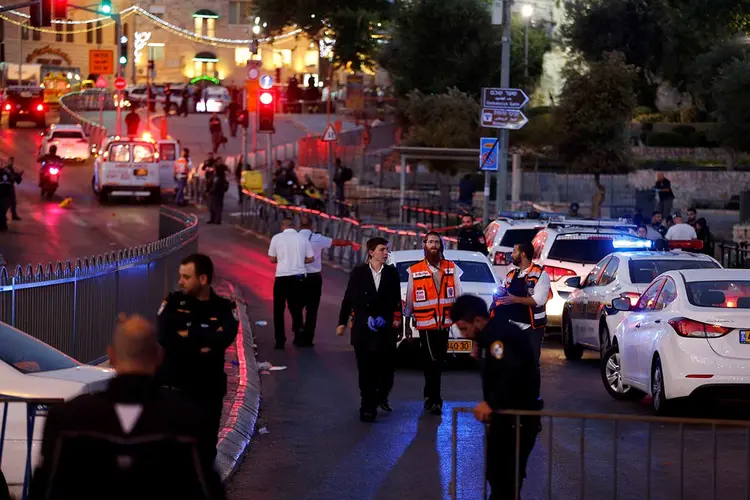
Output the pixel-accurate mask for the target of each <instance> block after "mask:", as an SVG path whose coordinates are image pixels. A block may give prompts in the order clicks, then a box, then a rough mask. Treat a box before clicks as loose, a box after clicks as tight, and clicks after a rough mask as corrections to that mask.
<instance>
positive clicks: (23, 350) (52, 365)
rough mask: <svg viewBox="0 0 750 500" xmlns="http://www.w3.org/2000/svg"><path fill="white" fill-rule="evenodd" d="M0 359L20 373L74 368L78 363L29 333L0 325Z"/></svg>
mask: <svg viewBox="0 0 750 500" xmlns="http://www.w3.org/2000/svg"><path fill="white" fill-rule="evenodd" d="M0 361H2V362H4V363H6V364H8V365H9V366H12V367H13V368H15V369H16V370H18V371H20V372H21V373H39V372H49V371H53V370H65V369H68V368H75V367H76V366H79V363H78V362H77V361H75V360H74V359H72V358H69V357H68V356H66V355H65V354H63V353H61V352H60V351H58V350H56V349H54V348H52V347H50V346H48V345H47V344H45V343H44V342H41V341H39V340H37V339H35V338H34V337H32V336H30V335H26V334H25V333H23V332H19V331H18V330H16V329H15V328H11V327H10V326H7V325H0Z"/></svg>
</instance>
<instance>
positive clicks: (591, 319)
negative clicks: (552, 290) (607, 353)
mask: <svg viewBox="0 0 750 500" xmlns="http://www.w3.org/2000/svg"><path fill="white" fill-rule="evenodd" d="M641 242H645V243H647V244H650V243H651V241H649V240H641V241H634V243H636V244H638V243H641ZM719 268H721V264H719V263H718V262H717V261H716V260H715V259H713V258H712V257H709V256H708V255H704V254H699V253H690V252H682V251H677V250H673V251H667V252H654V251H634V252H615V253H612V254H610V255H608V256H606V257H605V258H603V259H602V260H600V261H599V263H598V264H597V265H596V266H595V267H594V269H592V270H591V271H590V272H589V274H588V275H587V276H586V277H585V278H583V279H581V278H580V277H579V276H574V277H572V278H568V279H567V280H565V286H569V287H571V288H573V289H574V290H573V292H572V293H571V294H570V296H569V297H568V300H567V301H566V302H565V307H564V309H563V323H562V342H563V350H564V352H565V357H566V358H567V359H569V360H578V359H581V356H582V355H583V349H584V348H587V349H593V350H595V351H599V352H603V351H604V350H605V349H606V348H607V347H609V345H610V342H611V336H610V332H612V331H614V329H615V328H616V327H617V325H618V324H619V323H620V321H621V320H622V318H623V316H624V314H623V313H621V312H619V311H617V310H616V309H613V308H612V300H613V299H616V298H618V297H627V298H628V299H630V302H631V304H633V305H635V303H636V302H638V298H639V297H640V295H641V293H643V291H644V290H645V289H646V287H647V286H648V285H649V283H651V281H653V280H654V279H655V278H656V277H657V276H659V275H660V274H662V273H664V272H666V271H671V270H681V269H719Z"/></svg>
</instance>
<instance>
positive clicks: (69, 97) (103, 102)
mask: <svg viewBox="0 0 750 500" xmlns="http://www.w3.org/2000/svg"><path fill="white" fill-rule="evenodd" d="M114 109H115V99H114V94H113V93H112V92H110V91H107V90H100V89H89V90H84V91H81V92H71V93H70V94H65V95H64V96H62V97H60V123H65V124H71V125H72V124H79V125H81V127H83V131H84V132H86V135H87V136H88V139H89V145H90V146H91V147H97V148H98V147H99V146H101V144H102V142H103V141H104V139H106V137H107V128H106V127H104V126H102V125H100V124H98V123H96V122H93V121H91V120H89V119H88V118H86V117H84V116H82V115H81V114H79V113H78V111H99V110H103V111H111V110H114Z"/></svg>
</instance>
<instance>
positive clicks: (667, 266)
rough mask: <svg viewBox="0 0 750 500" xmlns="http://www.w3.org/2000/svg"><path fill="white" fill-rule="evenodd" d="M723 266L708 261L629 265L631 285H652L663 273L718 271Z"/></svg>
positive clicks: (670, 260)
mask: <svg viewBox="0 0 750 500" xmlns="http://www.w3.org/2000/svg"><path fill="white" fill-rule="evenodd" d="M720 267H721V266H719V264H717V263H716V262H712V261H708V260H698V261H695V260H672V259H657V260H640V259H639V260H631V261H630V262H629V263H628V268H629V269H630V281H631V283H643V284H646V283H651V282H652V281H654V279H656V277H657V276H659V275H660V274H662V273H666V272H667V271H673V270H677V271H680V270H682V269H718V268H720Z"/></svg>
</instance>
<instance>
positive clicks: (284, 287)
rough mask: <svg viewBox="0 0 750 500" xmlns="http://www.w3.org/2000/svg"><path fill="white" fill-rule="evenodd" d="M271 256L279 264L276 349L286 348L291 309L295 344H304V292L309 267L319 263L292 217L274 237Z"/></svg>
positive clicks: (275, 294)
mask: <svg viewBox="0 0 750 500" xmlns="http://www.w3.org/2000/svg"><path fill="white" fill-rule="evenodd" d="M268 257H269V259H270V260H271V263H273V264H276V278H275V279H274V281H273V328H274V339H275V341H276V345H275V346H274V348H275V349H279V350H281V349H284V346H285V344H286V333H285V331H284V311H285V309H286V308H287V307H289V314H290V315H291V316H292V332H293V333H294V343H295V344H297V345H299V344H300V343H301V342H302V337H303V333H302V293H303V290H304V288H303V287H304V280H305V273H306V272H307V271H306V269H305V264H310V263H311V262H313V261H314V260H315V253H314V252H313V248H312V244H311V243H310V241H309V240H308V241H305V240H303V239H302V238H300V236H299V234H298V233H297V230H296V229H294V221H293V220H292V219H291V217H284V220H283V221H281V232H280V233H278V234H275V235H274V236H273V238H271V244H270V245H269V246H268Z"/></svg>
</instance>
